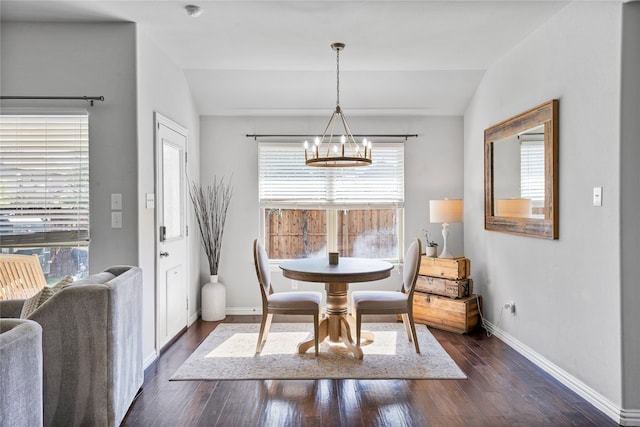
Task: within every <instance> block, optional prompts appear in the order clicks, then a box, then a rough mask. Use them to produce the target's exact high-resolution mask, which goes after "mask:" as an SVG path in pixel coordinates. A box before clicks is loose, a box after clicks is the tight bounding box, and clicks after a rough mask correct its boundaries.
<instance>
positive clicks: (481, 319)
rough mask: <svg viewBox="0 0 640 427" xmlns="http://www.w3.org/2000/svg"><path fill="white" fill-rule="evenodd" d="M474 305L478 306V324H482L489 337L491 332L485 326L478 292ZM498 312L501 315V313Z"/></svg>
mask: <svg viewBox="0 0 640 427" xmlns="http://www.w3.org/2000/svg"><path fill="white" fill-rule="evenodd" d="M476 305H477V306H478V313H479V314H480V326H482V327H483V328H484V330H485V331H486V332H487V337H490V336H491V332H489V329H488V328H487V327H486V326H485V320H484V316H483V315H482V306H481V304H480V296H479V295H478V294H476ZM500 314H501V315H502V313H500Z"/></svg>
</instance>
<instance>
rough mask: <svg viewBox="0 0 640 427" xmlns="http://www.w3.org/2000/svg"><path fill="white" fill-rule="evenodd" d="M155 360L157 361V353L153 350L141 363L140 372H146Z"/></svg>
mask: <svg viewBox="0 0 640 427" xmlns="http://www.w3.org/2000/svg"><path fill="white" fill-rule="evenodd" d="M156 360H158V351H157V350H153V352H152V353H151V354H150V355H148V356H147V358H146V359H144V362H142V370H146V369H147V368H148V367H149V366H151V364H152V363H153V362H155V361H156Z"/></svg>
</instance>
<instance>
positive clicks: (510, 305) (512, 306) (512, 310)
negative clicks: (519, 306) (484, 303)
mask: <svg viewBox="0 0 640 427" xmlns="http://www.w3.org/2000/svg"><path fill="white" fill-rule="evenodd" d="M504 308H506V309H507V310H509V312H510V313H511V314H516V303H515V301H507V302H506V303H505V304H504Z"/></svg>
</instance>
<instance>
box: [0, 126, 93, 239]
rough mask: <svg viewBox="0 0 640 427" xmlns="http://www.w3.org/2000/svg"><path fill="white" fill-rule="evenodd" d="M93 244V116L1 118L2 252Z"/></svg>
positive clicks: (0, 215) (0, 213) (0, 190)
mask: <svg viewBox="0 0 640 427" xmlns="http://www.w3.org/2000/svg"><path fill="white" fill-rule="evenodd" d="M88 244H89V130H88V117H87V115H86V114H76V115H0V247H3V248H45V247H56V248H60V247H70V246H88ZM16 252H19V251H16Z"/></svg>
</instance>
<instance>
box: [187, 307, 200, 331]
mask: <svg viewBox="0 0 640 427" xmlns="http://www.w3.org/2000/svg"><path fill="white" fill-rule="evenodd" d="M198 317H200V310H198V311H196V312H195V313H193V314H192V315H191V317H189V319H188V320H187V328H188V327H189V326H191V325H193V324H194V323H195V322H196V320H198Z"/></svg>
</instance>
